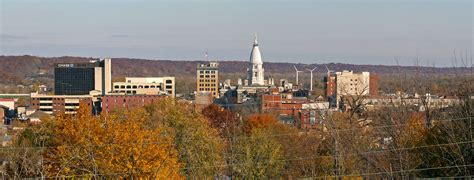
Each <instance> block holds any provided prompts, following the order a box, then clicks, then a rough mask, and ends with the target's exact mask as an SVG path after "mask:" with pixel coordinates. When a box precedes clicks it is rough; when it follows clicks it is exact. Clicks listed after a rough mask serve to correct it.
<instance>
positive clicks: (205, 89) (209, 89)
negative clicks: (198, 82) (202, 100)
mask: <svg viewBox="0 0 474 180" xmlns="http://www.w3.org/2000/svg"><path fill="white" fill-rule="evenodd" d="M199 91H217V88H199Z"/></svg>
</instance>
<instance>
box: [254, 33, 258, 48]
mask: <svg viewBox="0 0 474 180" xmlns="http://www.w3.org/2000/svg"><path fill="white" fill-rule="evenodd" d="M253 45H254V46H258V41H257V33H255V35H254V40H253Z"/></svg>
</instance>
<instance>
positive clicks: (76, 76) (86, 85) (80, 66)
mask: <svg viewBox="0 0 474 180" xmlns="http://www.w3.org/2000/svg"><path fill="white" fill-rule="evenodd" d="M111 63H112V62H111V59H101V60H98V61H90V62H89V63H58V64H55V68H54V94H55V95H87V94H89V92H90V91H94V90H95V91H98V92H100V93H101V94H102V95H105V94H107V93H109V92H111V91H112V69H111V68H112V66H111Z"/></svg>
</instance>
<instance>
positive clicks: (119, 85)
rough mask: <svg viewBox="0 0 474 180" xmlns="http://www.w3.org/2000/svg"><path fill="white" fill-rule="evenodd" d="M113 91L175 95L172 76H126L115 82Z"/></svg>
mask: <svg viewBox="0 0 474 180" xmlns="http://www.w3.org/2000/svg"><path fill="white" fill-rule="evenodd" d="M113 92H114V93H125V94H168V95H169V96H171V97H175V78H174V77H126V78H125V82H115V83H114V86H113Z"/></svg>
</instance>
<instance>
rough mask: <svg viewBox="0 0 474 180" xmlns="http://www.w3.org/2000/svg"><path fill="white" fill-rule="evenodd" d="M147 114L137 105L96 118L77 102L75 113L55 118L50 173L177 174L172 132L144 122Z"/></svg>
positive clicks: (48, 158) (75, 175) (77, 175)
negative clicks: (130, 108) (152, 126)
mask: <svg viewBox="0 0 474 180" xmlns="http://www.w3.org/2000/svg"><path fill="white" fill-rule="evenodd" d="M148 116H149V114H148V113H146V112H145V111H144V110H143V109H137V110H133V111H126V110H124V111H122V112H115V113H110V114H109V115H105V116H102V117H95V116H92V115H91V112H90V111H89V110H88V109H87V108H86V107H85V106H84V105H81V107H80V110H79V111H78V113H77V114H76V115H75V116H69V115H64V116H60V117H57V118H56V122H55V124H56V126H55V127H54V128H55V131H53V132H54V133H53V134H52V137H51V138H52V139H53V142H54V143H53V144H54V148H51V150H49V151H48V152H47V153H46V154H45V156H46V161H45V167H46V169H47V172H48V176H53V177H61V176H72V177H106V178H107V177H144V178H173V179H176V178H180V176H179V174H178V172H179V163H178V159H177V155H178V154H177V152H176V150H175V149H174V147H173V139H172V137H171V136H166V135H164V134H163V132H164V131H163V130H162V128H161V127H160V126H156V127H154V128H149V127H148V126H146V121H147V120H148V119H149V117H148Z"/></svg>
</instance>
